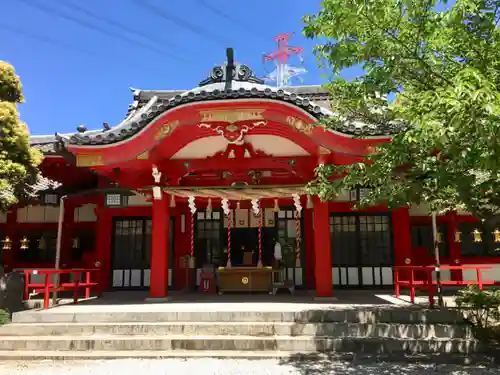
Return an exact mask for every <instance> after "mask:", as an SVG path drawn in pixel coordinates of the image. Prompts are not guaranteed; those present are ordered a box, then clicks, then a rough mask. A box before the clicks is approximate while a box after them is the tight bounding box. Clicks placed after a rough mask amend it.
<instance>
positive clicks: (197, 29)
mask: <svg viewBox="0 0 500 375" xmlns="http://www.w3.org/2000/svg"><path fill="white" fill-rule="evenodd" d="M134 2H135V3H136V4H137V5H139V6H140V7H142V8H144V9H146V10H147V11H148V12H150V13H152V14H154V15H156V16H158V17H160V18H163V19H165V20H167V21H169V22H172V23H174V24H176V25H177V26H179V27H182V28H184V29H187V30H189V31H191V32H193V33H195V34H197V35H199V36H202V37H203V38H207V36H211V38H212V39H213V40H215V41H217V42H218V43H222V44H223V45H227V44H228V41H227V40H226V39H225V38H222V37H221V36H219V35H217V34H216V33H213V32H211V31H210V30H208V29H206V28H204V27H201V26H198V25H196V24H193V23H191V22H188V21H185V20H183V19H182V18H179V17H177V16H175V15H173V14H170V13H168V12H166V11H165V10H164V9H162V8H160V7H158V6H156V5H153V4H151V3H149V2H148V1H147V0H143V1H140V0H134Z"/></svg>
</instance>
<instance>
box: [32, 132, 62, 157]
mask: <svg viewBox="0 0 500 375" xmlns="http://www.w3.org/2000/svg"><path fill="white" fill-rule="evenodd" d="M30 145H31V147H34V148H37V149H39V150H40V151H42V152H43V153H44V154H45V155H57V154H58V153H59V152H60V150H61V142H60V140H59V139H58V137H57V136H56V135H34V136H31V137H30Z"/></svg>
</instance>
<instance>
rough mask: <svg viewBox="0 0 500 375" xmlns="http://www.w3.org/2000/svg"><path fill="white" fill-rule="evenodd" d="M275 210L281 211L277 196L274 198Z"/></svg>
mask: <svg viewBox="0 0 500 375" xmlns="http://www.w3.org/2000/svg"><path fill="white" fill-rule="evenodd" d="M273 211H274V212H280V205H279V202H278V198H276V199H275V200H274V208H273Z"/></svg>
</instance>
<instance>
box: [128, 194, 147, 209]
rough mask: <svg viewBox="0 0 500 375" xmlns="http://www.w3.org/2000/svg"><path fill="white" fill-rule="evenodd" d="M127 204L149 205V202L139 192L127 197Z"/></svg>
mask: <svg viewBox="0 0 500 375" xmlns="http://www.w3.org/2000/svg"><path fill="white" fill-rule="evenodd" d="M128 205H129V206H151V202H148V200H147V198H146V197H145V196H144V195H142V194H139V193H135V192H134V195H131V196H129V197H128Z"/></svg>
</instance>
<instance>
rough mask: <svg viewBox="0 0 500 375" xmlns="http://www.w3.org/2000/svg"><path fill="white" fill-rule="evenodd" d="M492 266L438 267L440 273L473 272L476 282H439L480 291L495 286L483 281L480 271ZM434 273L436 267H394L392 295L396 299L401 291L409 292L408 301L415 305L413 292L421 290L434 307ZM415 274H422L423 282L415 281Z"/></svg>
mask: <svg viewBox="0 0 500 375" xmlns="http://www.w3.org/2000/svg"><path fill="white" fill-rule="evenodd" d="M491 268H492V266H440V267H439V269H440V270H441V271H464V270H475V271H476V275H477V279H476V280H441V282H440V284H441V285H443V286H462V285H478V286H479V289H480V290H483V289H484V286H485V285H495V284H497V283H495V281H493V280H483V275H482V273H481V272H482V271H483V270H488V269H491ZM434 271H436V266H397V267H394V294H395V296H396V297H397V298H399V297H400V295H401V289H409V290H410V301H411V302H412V303H415V292H416V290H421V291H424V292H427V295H428V298H429V305H430V306H431V307H434V297H435V295H436V294H437V281H436V280H433V279H432V273H433V272H434ZM400 272H402V273H403V272H404V274H405V275H406V276H407V277H408V280H401V277H400V276H401V274H400ZM415 272H420V273H424V274H425V275H426V276H425V277H424V278H423V280H415Z"/></svg>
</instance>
